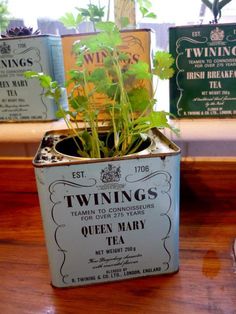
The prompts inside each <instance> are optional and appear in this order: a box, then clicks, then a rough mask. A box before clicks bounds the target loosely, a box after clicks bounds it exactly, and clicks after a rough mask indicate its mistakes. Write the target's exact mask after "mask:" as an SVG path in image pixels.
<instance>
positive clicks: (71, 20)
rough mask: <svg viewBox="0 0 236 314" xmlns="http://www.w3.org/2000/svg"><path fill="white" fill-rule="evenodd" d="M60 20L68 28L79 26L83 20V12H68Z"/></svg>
mask: <svg viewBox="0 0 236 314" xmlns="http://www.w3.org/2000/svg"><path fill="white" fill-rule="evenodd" d="M59 21H60V22H62V23H63V25H64V26H65V27H67V28H78V26H79V24H80V23H82V22H83V16H82V15H81V14H77V16H74V15H73V13H71V12H67V13H65V15H64V16H62V17H61V18H60V19H59Z"/></svg>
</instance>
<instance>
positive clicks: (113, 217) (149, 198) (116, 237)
mask: <svg viewBox="0 0 236 314" xmlns="http://www.w3.org/2000/svg"><path fill="white" fill-rule="evenodd" d="M66 136H67V131H51V132H48V133H46V135H45V137H44V139H43V141H42V143H41V145H40V148H39V150H38V152H37V155H36V157H35V159H34V162H33V164H34V167H35V175H36V180H37V186H38V194H39V200H40V207H41V213H42V219H43V225H44V231H45V237H46V244H47V251H48V257H49V264H50V270H51V276H52V284H53V285H54V286H56V287H69V286H80V285H87V284H94V283H101V282H109V281H116V280H123V279H130V278H136V277H143V276H151V275H160V274H168V273H174V272H176V271H178V268H179V174H180V150H179V148H178V147H177V146H176V145H175V144H174V143H172V142H170V141H169V140H167V139H166V138H165V137H164V136H163V135H162V133H160V132H159V131H157V130H153V132H151V133H150V136H151V138H152V144H151V145H150V147H148V148H147V149H145V150H144V151H142V152H139V153H138V154H134V155H130V156H126V157H122V158H104V159H85V158H75V157H69V156H66V155H63V154H61V153H59V152H58V151H57V146H58V144H57V143H59V142H60V141H61V139H64V138H65V137H66Z"/></svg>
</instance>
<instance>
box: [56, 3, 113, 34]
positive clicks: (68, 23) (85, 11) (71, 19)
mask: <svg viewBox="0 0 236 314" xmlns="http://www.w3.org/2000/svg"><path fill="white" fill-rule="evenodd" d="M109 3H110V2H109ZM109 5H110V4H109ZM75 9H76V10H77V11H78V13H77V14H75V15H74V14H73V13H71V12H67V13H65V15H64V16H62V17H61V18H60V19H59V20H60V22H62V23H63V24H64V26H65V27H67V28H69V29H70V28H71V29H75V30H77V31H78V29H79V25H80V24H81V23H82V22H92V24H93V29H94V31H96V26H95V24H96V23H97V22H101V21H102V18H103V17H104V14H105V11H104V7H100V6H97V5H95V4H92V3H90V4H88V5H87V8H78V7H76V8H75Z"/></svg>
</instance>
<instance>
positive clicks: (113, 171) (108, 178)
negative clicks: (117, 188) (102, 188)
mask: <svg viewBox="0 0 236 314" xmlns="http://www.w3.org/2000/svg"><path fill="white" fill-rule="evenodd" d="M100 178H101V181H102V182H103V183H111V182H119V181H120V178H121V170H120V166H118V167H116V166H113V165H111V164H108V166H107V167H106V168H104V169H102V170H101V177H100Z"/></svg>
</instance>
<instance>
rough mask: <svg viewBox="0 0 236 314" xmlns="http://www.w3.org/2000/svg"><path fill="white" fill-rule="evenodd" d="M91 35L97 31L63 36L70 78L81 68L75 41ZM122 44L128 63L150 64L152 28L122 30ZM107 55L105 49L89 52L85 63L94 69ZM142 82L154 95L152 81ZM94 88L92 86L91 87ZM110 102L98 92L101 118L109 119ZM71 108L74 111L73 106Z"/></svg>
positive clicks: (96, 104) (96, 107) (67, 78)
mask: <svg viewBox="0 0 236 314" xmlns="http://www.w3.org/2000/svg"><path fill="white" fill-rule="evenodd" d="M89 36H96V33H83V34H76V35H63V36H62V48H63V58H64V67H65V77H66V80H69V78H70V75H69V71H70V70H72V69H74V70H75V69H79V67H78V66H77V65H76V56H75V54H74V53H73V51H72V49H73V45H74V43H75V42H77V41H79V40H81V39H84V38H87V37H89ZM121 37H122V45H121V50H122V51H123V52H124V53H126V54H127V55H128V60H127V61H126V62H127V63H129V64H130V63H136V62H138V61H143V62H146V63H147V64H149V65H150V55H151V46H150V43H151V40H150V39H151V30H150V29H139V30H128V31H122V32H121ZM105 57H106V55H105V54H104V52H103V51H100V52H96V53H88V54H86V55H85V60H84V61H85V64H86V68H87V69H88V71H92V70H94V69H95V68H96V67H101V66H102V65H103V62H104V58H105ZM141 84H144V85H146V87H147V89H148V91H149V93H150V95H152V85H151V83H150V82H141ZM91 88H92V87H91ZM71 89H72V87H71V85H68V87H67V93H68V95H69V94H70V92H71ZM106 102H110V100H109V101H108V100H106V96H105V95H102V94H99V93H97V94H96V95H95V97H94V104H93V106H94V110H96V109H99V115H98V119H99V120H108V119H110V115H109V114H107V113H106V111H105V110H104V103H106ZM70 110H72V111H73V108H72V107H71V108H70ZM76 119H77V120H81V118H80V115H78V116H77V117H76Z"/></svg>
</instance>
